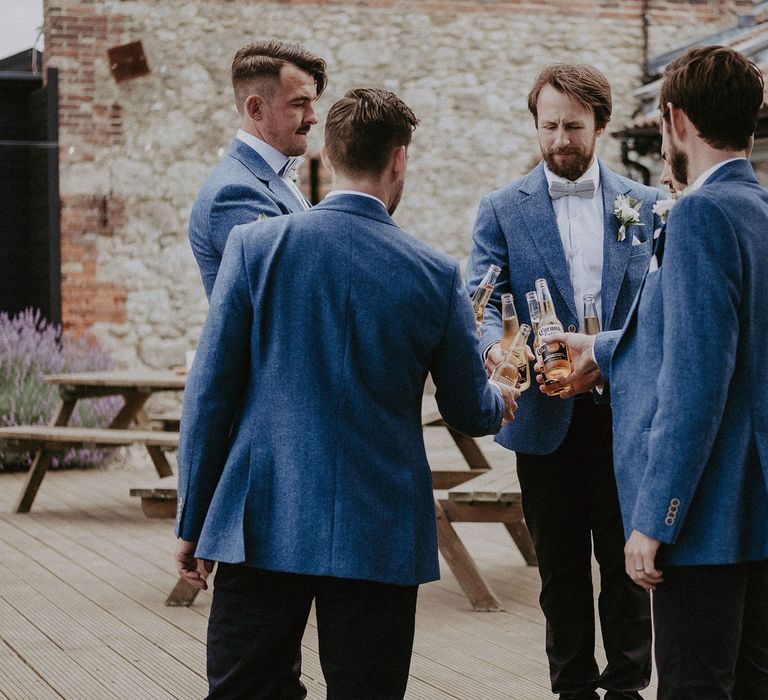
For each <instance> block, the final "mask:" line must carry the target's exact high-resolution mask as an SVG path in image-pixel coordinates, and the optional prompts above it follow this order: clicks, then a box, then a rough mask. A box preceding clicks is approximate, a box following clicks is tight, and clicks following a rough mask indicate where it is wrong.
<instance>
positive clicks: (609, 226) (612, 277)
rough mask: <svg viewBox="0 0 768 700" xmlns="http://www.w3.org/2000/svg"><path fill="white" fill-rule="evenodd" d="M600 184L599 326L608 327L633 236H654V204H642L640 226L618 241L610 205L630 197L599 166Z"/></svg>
mask: <svg viewBox="0 0 768 700" xmlns="http://www.w3.org/2000/svg"><path fill="white" fill-rule="evenodd" d="M600 181H601V183H602V190H603V279H602V290H601V291H602V309H603V312H602V317H603V318H602V324H603V325H602V327H603V328H610V327H611V326H610V324H611V319H612V317H613V311H614V309H615V308H616V301H617V300H618V297H619V290H620V289H621V283H622V280H623V279H624V273H625V272H626V270H627V264H628V263H629V256H630V255H631V254H632V237H633V236H637V237H638V238H639V239H640V240H643V241H644V240H646V239H647V238H649V237H651V236H652V235H653V214H650V215H648V214H649V212H651V211H652V208H653V202H643V206H642V208H641V209H640V220H641V222H643V223H644V225H643V226H628V227H627V231H626V237H625V238H624V240H623V241H619V240H618V234H619V225H620V224H619V221H618V219H617V218H616V214H615V213H614V211H613V203H614V201H615V200H616V197H617V196H618V195H620V194H623V195H627V194H631V192H632V190H631V188H629V187H627V186H625V185H624V184H623V183H622V182H621V180H619V178H618V177H616V175H614V174H613V173H612V172H611V171H610V170H608V168H605V167H603V164H602V163H600Z"/></svg>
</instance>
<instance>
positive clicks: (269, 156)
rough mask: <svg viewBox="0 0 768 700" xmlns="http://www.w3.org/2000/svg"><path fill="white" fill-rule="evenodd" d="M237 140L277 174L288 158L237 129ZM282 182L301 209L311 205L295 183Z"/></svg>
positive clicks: (285, 180)
mask: <svg viewBox="0 0 768 700" xmlns="http://www.w3.org/2000/svg"><path fill="white" fill-rule="evenodd" d="M237 138H238V139H239V140H240V141H242V142H243V143H244V144H246V145H247V146H250V147H251V148H252V149H253V150H254V151H256V153H258V154H259V155H260V156H261V157H262V158H263V159H264V160H265V161H267V165H268V166H269V167H270V168H272V170H274V171H275V173H279V172H280V170H281V169H282V167H283V166H284V165H285V164H286V163H287V162H288V156H284V155H283V154H282V153H280V151H278V150H276V149H274V148H272V146H270V145H269V144H268V143H267V142H266V141H262V140H261V139H260V138H258V137H256V136H254V135H253V134H249V133H248V132H247V131H243V130H242V129H238V131H237ZM282 180H283V182H285V184H286V185H288V188H289V189H290V190H291V194H293V196H294V197H295V198H296V200H297V201H298V202H299V204H301V206H302V209H309V208H310V206H311V205H310V204H309V202H308V201H307V199H306V197H305V196H304V195H303V194H302V193H301V190H300V189H299V188H298V186H297V185H296V183H295V182H294V181H293V180H292V179H291V178H290V177H284V178H282Z"/></svg>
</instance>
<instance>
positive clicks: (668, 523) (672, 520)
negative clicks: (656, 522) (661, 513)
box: [664, 517, 675, 525]
mask: <svg viewBox="0 0 768 700" xmlns="http://www.w3.org/2000/svg"><path fill="white" fill-rule="evenodd" d="M664 522H665V523H666V524H667V525H674V524H675V519H674V518H672V517H667V519H666V520H665V521H664Z"/></svg>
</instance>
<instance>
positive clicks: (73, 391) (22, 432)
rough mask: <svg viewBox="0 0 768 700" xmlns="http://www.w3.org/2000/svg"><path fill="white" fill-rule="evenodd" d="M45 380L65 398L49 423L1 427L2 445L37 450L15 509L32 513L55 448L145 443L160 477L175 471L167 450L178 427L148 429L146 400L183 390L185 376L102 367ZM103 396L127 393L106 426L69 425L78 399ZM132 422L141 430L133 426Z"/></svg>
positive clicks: (175, 441)
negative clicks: (159, 393) (155, 395)
mask: <svg viewBox="0 0 768 700" xmlns="http://www.w3.org/2000/svg"><path fill="white" fill-rule="evenodd" d="M43 381H44V382H46V383H48V384H54V385H57V386H58V389H59V395H60V397H61V400H60V401H59V403H58V406H57V407H56V410H55V411H54V415H53V417H52V419H51V422H50V424H49V425H47V426H46V425H17V426H11V427H3V428H0V445H6V446H8V447H11V448H15V449H30V450H35V455H34V457H33V459H32V465H31V466H30V469H29V473H28V475H27V480H26V482H25V484H24V487H23V488H22V491H21V494H20V495H19V498H18V500H17V502H16V505H15V507H14V512H16V513H28V512H29V510H30V509H31V507H32V503H33V502H34V500H35V496H36V495H37V491H38V489H39V488H40V484H41V483H42V481H43V478H44V477H45V474H46V472H47V470H48V467H49V465H50V463H51V458H52V456H53V452H55V451H56V450H61V449H68V448H72V447H120V446H125V445H132V444H142V445H144V446H145V447H146V449H147V452H148V453H149V456H150V458H151V459H152V462H153V464H154V465H155V469H156V470H157V473H158V475H159V476H161V477H164V476H170V475H171V474H172V473H173V470H172V469H171V466H170V464H169V463H168V459H167V457H166V455H165V452H164V450H167V449H173V448H176V447H177V446H178V442H179V435H178V432H175V431H168V430H161V431H153V430H150V429H149V428H150V427H151V425H150V423H149V419H148V418H147V414H146V413H145V411H144V405H145V403H146V402H147V400H148V399H149V397H150V396H151V395H152V394H153V393H155V392H158V391H182V390H183V389H184V386H185V384H186V377H184V376H181V375H179V374H177V373H175V372H170V371H166V372H148V371H144V370H142V371H100V372H79V373H73V374H55V375H47V376H45V377H43ZM103 396H121V397H122V398H123V406H122V408H121V409H120V410H119V412H118V413H117V415H116V416H115V418H114V419H113V420H112V422H111V423H110V425H109V426H108V427H107V428H81V427H77V426H72V425H68V423H69V420H70V418H71V417H72V414H73V413H74V410H75V406H76V404H77V402H78V401H79V400H81V399H87V398H97V397H103ZM131 425H135V426H136V427H137V429H136V430H133V429H130V426H131Z"/></svg>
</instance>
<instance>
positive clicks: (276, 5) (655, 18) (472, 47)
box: [45, 0, 751, 367]
mask: <svg viewBox="0 0 768 700" xmlns="http://www.w3.org/2000/svg"><path fill="white" fill-rule="evenodd" d="M644 5H645V6H646V8H645V9H646V10H647V13H646V18H647V22H648V27H649V29H648V36H647V39H648V45H649V47H650V50H651V52H652V53H657V52H661V51H664V50H666V49H668V48H673V46H677V45H679V44H680V43H682V42H685V41H687V40H689V39H690V38H694V37H695V36H700V35H702V34H709V33H711V32H714V31H717V30H718V29H720V28H723V27H727V26H731V25H733V24H734V23H735V21H736V20H735V17H736V14H737V13H738V12H743V11H744V10H745V9H746V8H747V6H750V5H751V3H749V2H747V1H746V0H738V1H722V2H702V1H700V0H699V1H695V0H693V1H690V2H686V1H684V0H664V1H661V0H650V2H648V3H643V2H639V1H634V0H628V1H621V2H619V1H613V2H608V1H598V0H548V1H547V0H538V1H537V0H527V1H524V0H496V2H479V1H478V0H420V1H418V2H413V1H410V2H409V1H406V0H376V2H360V1H357V0H347V1H342V0H337V1H331V0H273V1H265V0H228V1H226V2H214V1H212V0H175V1H174V2H167V1H166V0H46V7H45V15H46V61H47V63H48V65H51V66H55V67H57V68H58V69H59V76H60V78H59V79H60V95H61V100H60V104H61V115H60V127H61V133H60V141H61V195H62V205H63V208H62V212H63V213H62V272H63V275H62V276H63V283H62V299H63V318H64V324H65V328H66V329H67V331H69V332H71V333H84V332H92V333H94V334H95V335H96V336H97V337H98V338H99V340H100V341H101V342H102V343H103V344H104V345H105V346H106V347H107V348H108V349H109V350H110V351H111V352H112V354H113V356H115V358H116V359H117V361H118V362H119V364H121V365H125V366H138V365H146V366H149V367H169V366H173V365H177V364H183V361H184V353H185V350H187V349H189V348H192V347H194V345H195V343H196V340H197V337H198V334H199V331H200V327H201V324H202V322H203V320H204V318H205V313H206V311H207V304H206V301H205V295H204V293H203V288H202V285H201V283H200V280H199V275H198V271H197V267H196V265H195V262H194V259H193V257H192V254H191V252H190V250H189V245H188V242H187V236H186V227H187V217H188V213H189V209H190V206H191V204H192V201H193V199H194V197H195V195H196V193H197V190H198V188H199V187H200V185H201V184H202V183H203V181H204V179H205V177H206V175H207V173H208V172H209V171H210V170H211V168H213V166H214V165H215V164H216V162H217V161H218V160H219V158H220V156H221V155H222V153H223V152H224V150H225V149H226V148H227V146H228V144H229V142H230V141H231V139H232V137H233V135H234V133H235V130H236V129H237V125H238V120H237V113H236V111H235V108H234V106H233V104H232V96H231V88H230V85H229V78H228V68H229V64H230V62H231V59H232V55H233V54H234V52H235V50H236V49H237V48H239V47H240V46H242V45H243V44H245V43H247V42H249V41H252V40H255V39H260V38H268V37H275V38H281V39H288V40H293V41H298V42H301V43H303V44H305V45H306V46H307V47H308V48H310V49H312V50H314V51H316V52H317V53H319V54H320V55H322V56H323V57H325V58H326V60H327V62H328V66H329V72H330V85H329V88H328V90H327V91H326V94H325V95H323V97H322V98H321V100H320V101H319V104H318V112H319V114H320V116H321V119H322V116H323V115H324V114H325V112H326V111H327V109H328V107H329V106H330V104H331V103H332V102H333V101H334V100H335V99H337V98H338V97H339V96H341V95H342V94H343V93H344V91H345V90H347V89H348V88H350V87H354V86H361V85H374V86H382V87H386V88H389V89H391V90H394V91H395V92H396V93H398V94H399V95H400V96H401V97H403V98H404V99H405V100H406V102H408V103H409V104H410V105H411V107H413V109H414V110H415V112H416V113H417V115H418V116H419V117H420V118H421V125H420V127H419V128H418V129H417V131H416V133H415V136H414V141H413V144H412V147H411V151H410V161H409V172H408V182H407V184H406V193H405V196H404V198H403V201H402V203H401V205H400V209H399V210H398V212H397V215H396V218H397V220H398V222H399V223H400V224H401V225H402V226H403V227H404V228H406V229H408V230H410V231H411V232H413V233H414V234H415V235H416V236H418V237H419V238H421V239H423V240H425V241H427V242H428V243H430V244H432V245H434V246H436V247H438V248H441V249H442V250H445V251H446V252H448V253H450V254H451V255H454V256H455V257H457V258H459V259H461V260H464V259H465V258H466V255H467V254H468V252H469V247H470V242H471V241H470V238H471V229H472V223H473V220H474V217H475V212H476V208H477V203H478V200H479V199H480V197H481V196H482V195H483V194H484V193H486V192H488V191H489V190H491V189H494V188H496V187H499V186H501V185H502V184H504V183H505V182H507V181H509V180H510V179H513V178H516V177H518V176H520V175H521V174H523V173H524V172H526V171H527V170H528V169H529V168H530V166H531V164H532V163H533V162H534V161H535V160H537V158H538V145H537V141H536V136H535V131H534V129H533V124H532V120H531V117H530V115H529V114H528V112H527V109H526V95H527V92H528V89H529V86H530V84H531V82H532V80H533V77H534V75H535V73H536V72H537V70H538V69H539V68H540V67H541V66H542V65H543V64H545V63H550V62H553V61H558V60H568V61H586V62H590V63H593V64H595V65H596V66H598V67H599V68H600V69H601V70H603V71H604V72H605V73H606V75H607V76H608V78H609V79H610V81H611V84H612V86H613V90H614V118H613V123H614V124H616V125H617V126H618V125H620V124H621V123H622V122H623V121H624V120H625V119H627V118H628V117H629V116H630V115H631V112H632V110H633V108H634V102H633V100H632V97H631V93H632V90H633V89H635V88H636V87H637V86H638V85H639V84H640V83H641V79H642V65H643V45H644V32H643V24H644V23H643V11H644ZM137 40H141V42H142V43H143V48H144V51H145V54H146V56H147V62H148V65H149V68H150V70H151V73H150V75H148V76H145V77H140V78H135V79H132V80H129V81H125V82H120V83H117V82H115V80H114V79H113V77H112V75H111V73H110V69H109V65H108V60H107V55H106V51H107V49H108V48H110V47H112V46H117V45H122V44H126V43H128V42H131V41H137ZM672 42H674V44H672ZM668 43H669V45H668ZM321 137H322V124H320V125H319V126H318V127H315V128H314V129H313V131H312V133H311V139H310V144H311V145H310V152H311V153H316V152H317V151H319V148H320V146H321V141H322V138H321ZM598 153H599V155H600V156H601V157H603V158H604V159H605V160H606V161H607V162H608V163H609V164H611V165H612V166H614V167H616V168H619V169H620V168H621V166H620V162H619V152H618V144H617V142H616V141H615V140H614V139H612V138H609V137H608V136H604V137H603V138H602V139H601V140H600V142H599V150H598Z"/></svg>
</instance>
